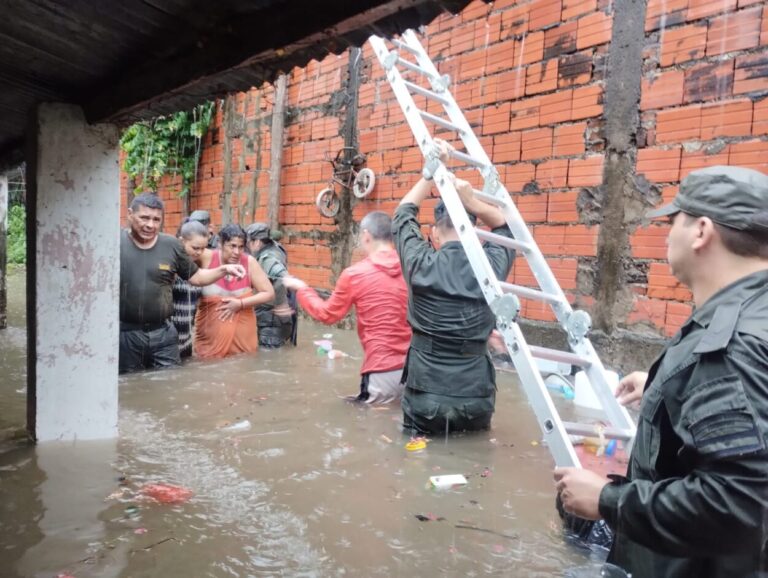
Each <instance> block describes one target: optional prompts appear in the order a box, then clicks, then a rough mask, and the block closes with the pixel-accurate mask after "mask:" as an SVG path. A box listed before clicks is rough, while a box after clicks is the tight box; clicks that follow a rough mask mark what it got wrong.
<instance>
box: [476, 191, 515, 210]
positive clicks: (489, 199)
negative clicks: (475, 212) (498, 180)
mask: <svg viewBox="0 0 768 578" xmlns="http://www.w3.org/2000/svg"><path fill="white" fill-rule="evenodd" d="M473 190H474V192H475V196H476V197H477V198H478V199H480V200H481V201H484V202H486V203H489V204H491V205H495V206H496V207H505V206H506V205H507V201H506V200H505V199H503V198H500V197H497V196H495V195H488V194H486V193H484V192H483V191H480V190H478V189H473Z"/></svg>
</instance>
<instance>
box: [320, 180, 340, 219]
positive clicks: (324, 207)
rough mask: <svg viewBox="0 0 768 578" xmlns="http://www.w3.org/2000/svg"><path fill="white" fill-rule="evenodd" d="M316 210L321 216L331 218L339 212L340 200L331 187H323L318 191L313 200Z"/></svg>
mask: <svg viewBox="0 0 768 578" xmlns="http://www.w3.org/2000/svg"><path fill="white" fill-rule="evenodd" d="M315 205H316V206H317V210H318V211H320V214H321V215H322V216H323V217H328V218H329V219H330V218H333V217H335V216H336V215H338V214H339V209H340V208H341V200H340V199H339V196H338V195H337V194H336V191H334V190H333V189H332V188H331V187H328V188H326V189H323V190H322V191H320V193H318V195H317V200H316V201H315Z"/></svg>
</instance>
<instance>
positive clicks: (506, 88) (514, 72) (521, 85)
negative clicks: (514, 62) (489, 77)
mask: <svg viewBox="0 0 768 578" xmlns="http://www.w3.org/2000/svg"><path fill="white" fill-rule="evenodd" d="M497 76H498V81H497V82H496V98H497V99H498V100H501V101H503V100H514V99H518V98H520V97H522V96H523V94H524V93H525V68H523V67H519V68H518V67H516V68H512V69H510V70H505V71H504V72H502V73H500V74H498V75H497Z"/></svg>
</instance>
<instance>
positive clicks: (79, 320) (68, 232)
mask: <svg viewBox="0 0 768 578" xmlns="http://www.w3.org/2000/svg"><path fill="white" fill-rule="evenodd" d="M28 136H29V145H30V146H29V150H28V152H27V186H28V189H27V210H28V219H27V225H28V226H27V235H28V238H29V242H28V244H27V323H28V377H27V383H28V388H27V390H28V404H27V408H28V415H27V417H28V420H27V425H28V427H29V429H30V432H31V433H32V434H33V435H34V437H35V439H37V441H39V442H43V441H48V440H73V439H81V440H82V439H105V438H112V437H116V436H117V358H118V330H119V329H118V327H119V326H118V295H119V291H118V290H119V279H120V244H119V234H118V230H119V223H120V210H119V201H120V180H119V167H118V131H117V128H116V127H115V126H112V125H88V124H87V123H86V121H85V118H84V116H83V112H82V110H81V109H80V108H78V107H76V106H71V105H64V104H42V105H40V106H39V107H38V109H37V111H36V115H35V116H34V118H33V121H32V127H31V130H30V131H29V132H28Z"/></svg>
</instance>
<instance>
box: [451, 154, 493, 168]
mask: <svg viewBox="0 0 768 578" xmlns="http://www.w3.org/2000/svg"><path fill="white" fill-rule="evenodd" d="M449 154H450V155H451V156H452V157H453V158H455V159H459V160H460V161H463V162H465V163H467V164H468V165H472V166H474V167H485V166H487V163H486V162H484V161H481V160H480V159H477V158H475V157H473V156H472V155H468V154H467V153H463V152H461V151H457V150H452V151H451V152H450V153H449Z"/></svg>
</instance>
